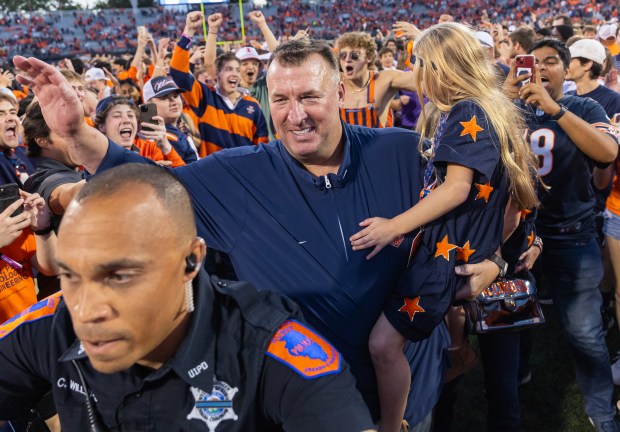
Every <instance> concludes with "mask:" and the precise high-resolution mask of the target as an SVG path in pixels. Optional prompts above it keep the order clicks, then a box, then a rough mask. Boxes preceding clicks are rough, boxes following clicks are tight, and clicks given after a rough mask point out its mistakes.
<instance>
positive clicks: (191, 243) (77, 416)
mask: <svg viewBox="0 0 620 432" xmlns="http://www.w3.org/2000/svg"><path fill="white" fill-rule="evenodd" d="M119 209H122V211H119ZM144 215H148V221H147V220H145V219H144ZM195 227H196V224H195V221H194V217H193V211H192V206H191V203H190V199H189V196H188V194H187V192H186V191H185V189H184V187H183V186H182V185H181V184H180V183H179V181H178V180H176V179H175V178H174V177H173V176H171V175H170V174H168V173H166V172H165V171H164V170H161V169H158V168H156V167H152V166H147V165H128V166H124V167H122V168H120V169H114V170H110V171H108V172H106V173H104V174H103V175H101V176H98V177H97V178H95V179H94V180H93V181H92V182H89V183H88V184H87V186H86V187H84V189H82V191H81V192H80V193H79V195H78V196H77V197H76V200H75V201H74V202H73V203H72V204H71V205H70V206H69V208H68V209H67V212H66V213H65V216H64V219H63V224H62V226H61V228H60V231H59V240H58V253H57V261H58V265H59V267H60V269H61V274H60V279H61V285H62V297H61V295H60V293H59V294H57V295H54V296H52V297H50V298H48V299H47V300H45V301H43V302H41V303H38V304H37V305H35V306H33V307H31V308H30V309H29V310H27V311H25V312H23V313H22V314H20V315H18V316H16V317H14V318H13V319H11V320H10V321H8V322H6V323H5V324H3V325H2V326H1V327H0V418H3V419H6V418H7V417H9V416H15V414H16V413H19V412H23V411H25V410H27V409H28V408H29V407H31V406H32V405H33V404H34V403H36V401H37V400H38V399H39V398H40V397H41V396H42V395H43V394H44V393H46V392H47V391H49V390H50V388H51V390H52V392H53V395H54V400H55V403H56V407H57V410H58V414H59V416H60V421H61V425H62V429H63V430H67V431H83V430H131V431H138V430H143V431H144V430H153V431H155V430H156V431H170V430H178V431H189V430H192V431H197V430H204V431H211V432H213V431H218V432H219V431H244V432H248V431H272V430H273V431H280V430H289V431H316V430H321V431H361V430H370V429H371V428H373V423H372V421H371V419H370V415H369V413H368V410H367V408H366V406H365V404H364V402H363V401H362V398H361V396H360V395H359V394H358V393H357V391H356V389H355V382H354V380H353V377H352V375H351V374H350V373H349V370H348V366H347V365H346V363H345V362H344V361H343V359H342V357H341V355H340V353H339V352H338V351H336V350H335V349H334V348H333V347H332V346H331V345H330V344H329V343H328V342H327V341H326V340H325V339H323V338H322V337H321V336H319V335H318V334H316V333H315V332H314V331H312V330H311V329H310V328H309V327H307V326H306V325H305V324H304V323H303V322H302V321H301V320H300V317H299V315H300V314H299V310H298V308H297V306H296V305H295V304H294V303H293V302H291V301H290V300H288V299H286V298H283V297H281V296H279V295H277V294H275V293H272V292H267V291H262V292H260V293H259V292H258V291H256V290H255V289H254V288H253V287H252V286H251V285H249V284H247V283H243V282H234V283H229V282H224V281H220V280H218V279H217V278H211V279H210V278H209V276H208V275H207V274H206V273H205V272H204V271H200V263H201V262H202V260H203V258H204V256H205V252H206V247H205V244H204V242H203V240H202V239H200V238H198V237H196V228H195Z"/></svg>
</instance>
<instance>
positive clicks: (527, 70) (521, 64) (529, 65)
mask: <svg viewBox="0 0 620 432" xmlns="http://www.w3.org/2000/svg"><path fill="white" fill-rule="evenodd" d="M535 65H536V59H535V57H534V56H533V55H530V54H528V55H518V56H516V57H515V77H519V76H522V75H528V74H529V75H530V77H529V78H527V79H525V80H523V81H521V82H519V83H518V84H517V86H519V87H523V86H524V85H525V84H529V83H530V82H535V81H536V66H535Z"/></svg>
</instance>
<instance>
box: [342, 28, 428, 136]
mask: <svg viewBox="0 0 620 432" xmlns="http://www.w3.org/2000/svg"><path fill="white" fill-rule="evenodd" d="M336 48H337V50H338V56H339V58H340V69H341V70H342V74H341V79H342V81H343V82H344V102H343V104H342V106H341V108H340V116H341V118H342V120H343V121H344V122H345V123H348V124H354V125H359V126H366V127H373V128H381V127H391V126H393V125H394V122H393V115H392V112H391V110H390V103H391V102H392V100H393V99H394V96H395V95H396V92H397V91H398V90H410V91H416V89H417V86H416V83H415V80H414V79H413V73H412V72H403V71H401V70H397V69H393V70H383V71H380V72H376V71H372V70H370V66H371V65H372V64H373V63H374V61H375V57H376V56H377V45H376V43H375V41H374V40H373V38H372V36H370V35H369V34H368V33H362V32H350V33H345V34H343V35H342V36H340V37H339V38H338V40H337V41H336Z"/></svg>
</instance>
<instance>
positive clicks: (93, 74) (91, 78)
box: [84, 68, 111, 100]
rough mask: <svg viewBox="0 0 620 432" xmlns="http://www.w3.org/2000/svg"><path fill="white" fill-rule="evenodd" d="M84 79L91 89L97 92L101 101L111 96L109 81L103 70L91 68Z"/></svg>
mask: <svg viewBox="0 0 620 432" xmlns="http://www.w3.org/2000/svg"><path fill="white" fill-rule="evenodd" d="M84 79H85V80H86V84H87V85H88V87H89V88H92V89H95V90H97V98H98V99H99V100H101V99H103V98H106V97H108V96H110V93H111V90H110V87H108V80H107V78H106V76H105V72H103V69H101V68H90V69H88V70H87V71H86V74H84Z"/></svg>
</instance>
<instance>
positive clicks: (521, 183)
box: [351, 23, 538, 432]
mask: <svg viewBox="0 0 620 432" xmlns="http://www.w3.org/2000/svg"><path fill="white" fill-rule="evenodd" d="M414 55H415V56H416V61H415V72H416V74H417V76H416V79H417V83H418V89H420V90H421V93H423V95H425V96H426V97H427V98H428V99H429V100H430V101H431V102H432V103H433V104H434V105H435V106H436V107H437V109H438V110H439V111H440V118H439V124H438V126H437V130H436V131H425V130H423V131H422V134H421V139H420V143H419V145H420V150H421V151H422V150H424V148H423V147H424V143H425V142H426V141H424V138H425V137H426V136H434V143H433V146H432V149H431V152H430V153H431V155H430V157H429V158H428V161H427V167H426V171H425V173H424V185H425V186H424V190H423V191H422V193H421V198H424V199H421V201H420V202H419V203H418V204H416V205H415V206H414V207H412V208H411V209H409V210H407V211H406V212H405V213H402V214H400V215H398V216H396V217H394V218H392V219H383V218H376V217H375V218H370V219H366V220H364V221H362V222H361V223H360V226H362V227H364V229H362V230H361V231H360V232H358V233H357V234H355V235H354V236H352V237H351V243H352V246H353V249H354V250H360V249H365V248H373V249H372V251H371V253H370V254H369V255H368V258H372V257H373V256H374V255H375V254H377V253H378V252H379V251H380V250H381V249H382V248H383V247H385V246H386V245H388V244H390V243H392V242H393V241H397V240H398V239H399V237H401V236H404V235H406V234H408V233H411V232H412V231H415V230H417V229H419V228H423V229H422V231H421V233H420V234H419V236H420V239H421V242H420V244H419V247H418V248H417V250H416V251H415V254H414V255H413V258H412V260H411V264H410V266H409V268H408V269H407V271H406V272H405V274H404V275H403V277H402V278H401V280H400V281H399V283H398V285H397V287H396V289H395V291H394V292H393V293H392V295H391V296H389V298H388V300H387V301H386V304H385V306H384V309H383V314H382V315H381V317H380V318H379V320H378V321H377V323H376V324H375V327H374V328H373V331H372V333H371V337H370V345H369V347H370V352H371V355H372V359H373V363H374V366H375V369H376V373H377V384H378V388H379V398H380V402H381V431H382V432H391V431H398V430H399V428H400V425H401V421H402V418H403V415H404V411H405V405H406V401H407V394H408V390H409V386H410V384H411V376H410V370H409V364H408V362H407V360H406V358H405V356H404V355H403V347H404V344H405V342H406V340H407V339H409V340H414V341H415V340H420V339H423V338H426V337H427V336H428V335H430V333H431V332H432V331H433V329H434V328H435V326H436V325H437V324H439V323H440V322H441V321H442V320H443V318H444V316H445V313H446V312H447V310H448V309H449V307H450V305H451V304H452V302H453V300H454V295H455V292H456V291H457V290H458V288H459V286H460V284H461V282H462V281H461V280H460V279H459V278H457V276H456V275H455V273H454V267H455V265H460V264H463V263H476V262H480V261H483V260H484V259H486V258H489V257H490V256H491V255H493V253H494V252H495V251H496V250H497V249H498V247H499V245H500V243H501V238H502V225H503V216H504V209H505V207H506V204H507V202H508V199H509V198H511V199H512V200H513V202H514V203H516V204H517V205H518V207H519V208H521V209H526V208H532V207H536V206H537V204H538V199H537V197H536V191H535V187H534V185H535V183H534V178H533V177H532V174H531V173H532V172H535V170H534V169H531V168H532V167H533V166H534V165H535V162H536V161H535V159H534V158H533V157H532V155H531V152H530V151H529V148H528V147H527V145H526V144H525V142H524V140H523V137H522V133H523V130H524V129H525V128H524V126H523V123H522V120H521V117H520V114H519V112H518V111H517V109H516V108H515V107H514V105H513V104H512V102H511V101H510V100H509V99H507V98H506V97H505V96H504V95H503V94H502V92H501V89H500V87H499V84H498V81H497V79H498V78H497V76H496V73H495V70H494V68H493V67H492V65H491V64H490V63H489V62H487V60H486V59H485V57H484V54H483V52H482V49H481V47H480V43H479V42H478V40H477V39H476V38H475V37H474V36H473V34H472V33H471V31H470V30H469V29H468V28H467V27H465V26H463V25H461V24H457V23H443V24H438V25H435V26H433V27H431V28H429V29H427V30H425V31H424V32H422V34H421V35H420V36H419V37H418V38H417V39H416V41H415V45H414ZM420 97H422V95H420ZM425 115H426V114H425V112H424V111H423V113H422V118H421V121H422V122H423V123H424V121H425ZM414 243H415V242H414Z"/></svg>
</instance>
